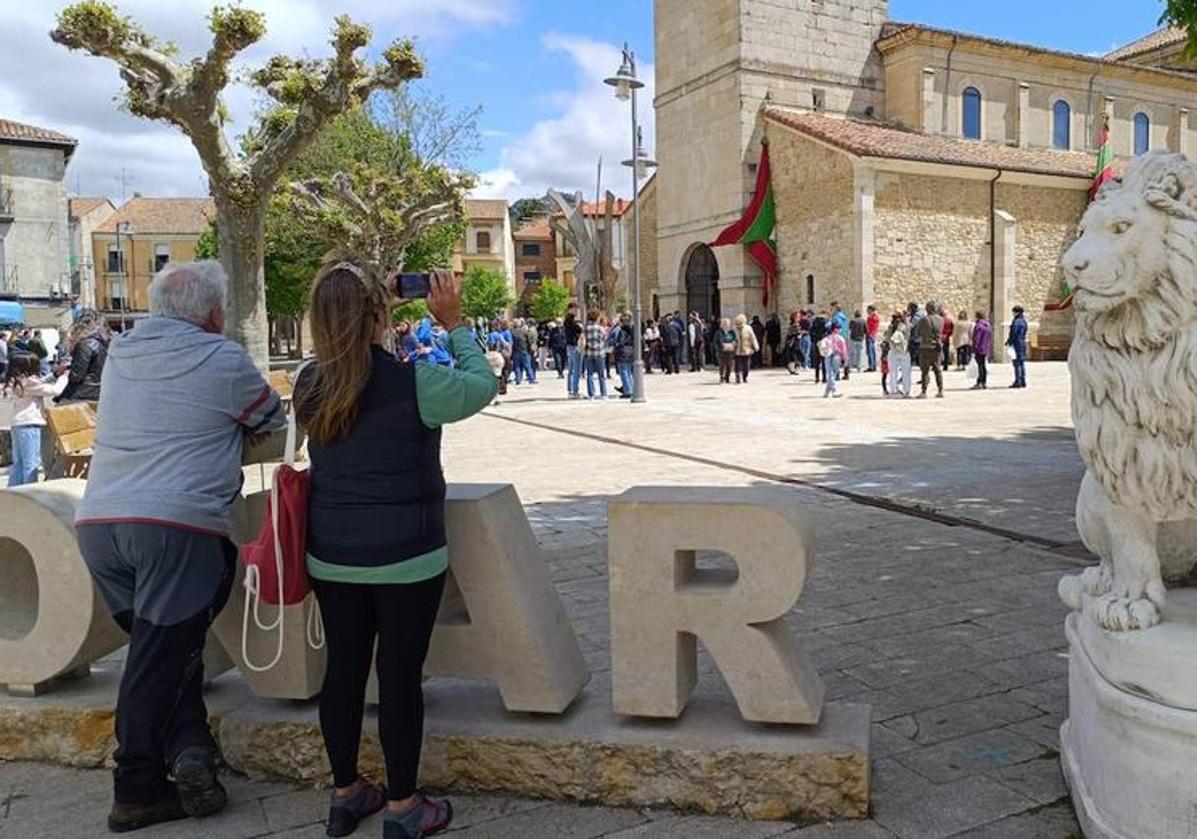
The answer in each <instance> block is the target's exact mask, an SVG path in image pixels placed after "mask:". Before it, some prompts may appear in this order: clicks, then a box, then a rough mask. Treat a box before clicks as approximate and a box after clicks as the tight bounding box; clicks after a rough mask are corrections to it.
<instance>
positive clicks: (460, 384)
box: [308, 326, 499, 585]
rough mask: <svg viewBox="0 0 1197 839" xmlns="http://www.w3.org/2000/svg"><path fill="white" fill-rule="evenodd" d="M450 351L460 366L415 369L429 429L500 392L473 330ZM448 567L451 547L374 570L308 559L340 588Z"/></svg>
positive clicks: (316, 573)
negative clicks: (349, 584) (471, 335)
mask: <svg viewBox="0 0 1197 839" xmlns="http://www.w3.org/2000/svg"><path fill="white" fill-rule="evenodd" d="M449 351H450V352H452V353H453V356H454V357H455V358H456V360H457V366H456V367H441V366H438V365H435V364H417V365H416V367H415V374H416V402H417V406H418V408H419V411H420V420H421V421H422V422H423V423H424V425H426V426H428V427H429V428H440V427H441V426H444V425H448V424H449V423H453V422H460V421H461V420H464V419H467V418H468V417H471V416H473V415H474V414H476V413H478V412H479V411H481V410H482V409H483V408H485V407H486V406H487V405H489V404H490V402H491V400H493V399H494V398H495V392H496V391H497V390H498V388H499V381H498V379H497V378H495V375H494V373H492V372H491V368H490V362H488V361H487V360H486V356H485V355H484V354H483V353H482V350H481V349H480V348H479V347H478V345H477V344H476V343H475V342H474V339H473V338H471V337H470V331H469V329H467V328H466V327H464V326H459V327H457V328H456V329H454V330H453V331H452V332H451V333H450V335H449ZM448 567H449V551H448V549H447V548H438V549H437V550H435V551H431V552H429V553H426V554H423V555H422V556H417V557H413V558H410V559H405V560H402V561H396V562H394V563H392V564H390V565H380V566H373V567H358V566H348V565H336V564H333V563H329V562H322V561H321V560H320V559H318V558H316V557H314V556H312V555H311V554H309V555H308V573H309V574H310V575H311V576H313V577H315V578H316V579H318V580H328V581H330V582H337V583H368V584H375V585H383V584H392V583H418V582H422V581H423V580H428V579H431V578H433V577H435V576H437V575H438V574H443V573H444V572H445V570H446V569H447V568H448Z"/></svg>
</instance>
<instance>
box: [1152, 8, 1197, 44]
mask: <svg viewBox="0 0 1197 839" xmlns="http://www.w3.org/2000/svg"><path fill="white" fill-rule="evenodd" d="M1160 23H1164V24H1167V25H1169V26H1175V27H1176V28H1177V29H1183V30H1184V31H1185V32H1186V33H1188V36H1189V42H1188V45H1187V46H1186V47H1185V56H1186V57H1187V58H1197V0H1167V3H1166V5H1165V8H1164V14H1163V15H1162V16H1161V17H1160Z"/></svg>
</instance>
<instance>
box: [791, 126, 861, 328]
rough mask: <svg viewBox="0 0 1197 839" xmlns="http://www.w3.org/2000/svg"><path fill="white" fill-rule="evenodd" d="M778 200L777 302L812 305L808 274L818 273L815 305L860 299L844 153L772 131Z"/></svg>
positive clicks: (848, 173)
mask: <svg viewBox="0 0 1197 839" xmlns="http://www.w3.org/2000/svg"><path fill="white" fill-rule="evenodd" d="M769 151H770V154H771V156H772V161H773V171H774V198H775V201H776V205H777V249H778V261H779V263H780V274H781V275H780V277H779V279H778V295H777V306H778V311H780V312H782V313H783V314H784V313H788V312H792V311H794V310H795V309H800V308H808V307H810V305H811V303H810V300H809V299H808V298H807V280H806V278H807V276H808V275H813V276H814V278H815V300H814V306H815V307H816V308H822V307H824V306H827V305H828V304H829V303H831V301H833V300H837V301H840V302H843V303H844V304H845V305H848V301H852V300H857V299H859V297H860V291H859V290H857V289H856V287H855V286H856V282H855V268H854V261H853V253H854V248H855V236H854V218H855V216H854V213H853V207H852V194H853V183H854V180H853V177H854V175H853V170H852V164H851V163H850V162H849V161H848V159H847V158H846V157H845V156H844V155H842V154H839V153H838V152H834V151H832V150H830V149H828V148H826V147H825V146H822V145H819V144H818V143H816V142H813V141H811V140H805V139H803V138H802V137H800V136H798V135H796V134H795V133H794V132H792V131H789V130H786V129H779V130H772V129H771V130H770V131H769Z"/></svg>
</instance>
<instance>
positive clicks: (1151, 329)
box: [1060, 152, 1197, 630]
mask: <svg viewBox="0 0 1197 839" xmlns="http://www.w3.org/2000/svg"><path fill="white" fill-rule="evenodd" d="M1195 261H1197V167H1194V166H1193V164H1192V163H1190V162H1189V161H1188V160H1186V159H1185V158H1184V157H1182V156H1181V155H1177V154H1168V153H1166V152H1152V153H1149V154H1145V155H1143V156H1142V157H1139V158H1137V159H1136V160H1135V161H1134V163H1132V164H1131V167H1130V169H1129V170H1128V171H1127V173H1126V176H1125V179H1124V181H1123V183H1122V184H1121V185H1119V184H1110V185H1108V186H1106V187H1105V188H1104V189H1103V190H1102V192H1101V194H1100V196H1099V197H1098V199H1097V200H1096V201H1094V202H1093V203H1092V204H1091V205H1090V206H1089V209H1088V210H1087V211H1086V212H1085V216H1084V218H1083V219H1082V220H1081V226H1080V237H1079V238H1078V239H1077V240H1076V242H1075V243H1074V244H1073V245H1072V247H1071V248H1069V249H1068V251H1067V253H1065V254H1064V257H1063V268H1064V271H1065V273H1066V274H1067V276H1068V278H1069V281H1070V282H1071V283H1072V286H1073V288H1074V290H1075V293H1076V296H1075V298H1074V300H1075V303H1074V305H1075V307H1076V317H1077V330H1076V337H1075V340H1074V342H1073V345H1072V351H1071V354H1070V356H1069V361H1068V366H1069V369H1070V371H1071V373H1072V417H1073V423H1074V425H1075V426H1076V435H1077V443H1078V445H1079V447H1080V451H1081V457H1082V458H1083V459H1084V461H1085V465H1086V467H1087V468H1088V471H1087V472H1086V473H1085V478H1084V481H1083V483H1082V485H1081V491H1080V494H1079V496H1078V498H1077V513H1076V518H1077V528H1078V530H1079V531H1080V534H1081V538H1082V539H1083V540H1084V542H1085V544H1086V545H1087V546H1088V547H1089V549H1090V550H1091V551H1093V552H1094V553H1096V554H1097V555H1098V556H1099V557H1100V558H1101V564H1100V566H1099V567H1097V568H1090V569H1086V571H1085V572H1084V573H1083V574H1081V575H1079V576H1077V577H1069V578H1065V579H1064V580H1062V581H1061V583H1060V595H1061V597H1062V598H1063V599H1064V602H1065V603H1066V604H1068V605H1069V606H1071V607H1072V608H1073V609H1077V610H1084V611H1085V612H1086V613H1091V614H1092V616H1093V617H1094V618H1095V619H1096V620H1097V622H1098V623H1099V624H1100V625H1101V626H1102V627H1103V628H1105V629H1109V630H1128V629H1146V628H1148V627H1151V626H1154V625H1155V624H1157V623H1158V622H1159V621H1160V617H1161V614H1162V612H1163V608H1164V587H1165V580H1166V579H1167V580H1169V581H1180V580H1183V579H1185V578H1187V577H1188V576H1189V575H1190V573H1191V572H1192V570H1193V567H1194V564H1195V563H1197V551H1195V550H1194V548H1197V545H1194V543H1193V542H1192V540H1190V539H1172V540H1168V537H1169V532H1168V531H1170V530H1173V529H1176V528H1180V527H1184V526H1185V524H1184V522H1185V520H1191V519H1197V270H1195V269H1194V263H1195ZM1161 539H1164V540H1167V541H1165V543H1164V546H1165V550H1163V551H1162V550H1161ZM1169 542H1171V543H1172V544H1176V547H1177V549H1176V550H1175V551H1174V552H1173V551H1169V550H1167V549H1166V546H1167V544H1168V543H1169Z"/></svg>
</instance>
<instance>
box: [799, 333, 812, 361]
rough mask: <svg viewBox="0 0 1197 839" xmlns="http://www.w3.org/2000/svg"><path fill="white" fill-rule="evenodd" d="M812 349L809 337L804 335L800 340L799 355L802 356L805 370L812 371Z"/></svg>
mask: <svg viewBox="0 0 1197 839" xmlns="http://www.w3.org/2000/svg"><path fill="white" fill-rule="evenodd" d="M810 348H811V343H810V336H809V335H803V336H802V337H801V338H799V339H798V354H799V355H800V356H802V369H803V370H809V369H810Z"/></svg>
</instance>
